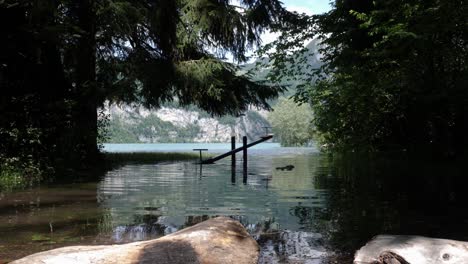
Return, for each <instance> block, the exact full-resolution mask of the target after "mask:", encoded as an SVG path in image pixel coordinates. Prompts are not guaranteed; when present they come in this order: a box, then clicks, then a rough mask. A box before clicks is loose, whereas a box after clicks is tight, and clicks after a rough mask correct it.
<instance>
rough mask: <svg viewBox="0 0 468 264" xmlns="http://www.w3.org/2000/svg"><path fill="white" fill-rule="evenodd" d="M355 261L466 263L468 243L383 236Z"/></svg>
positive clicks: (370, 242) (357, 253) (375, 239)
mask: <svg viewBox="0 0 468 264" xmlns="http://www.w3.org/2000/svg"><path fill="white" fill-rule="evenodd" d="M354 263H355V264H365V263H369V264H371V263H372V264H389V263H391V264H407V263H410V264H437V263H444V264H464V263H468V242H463V241H456V240H448V239H436V238H429V237H422V236H392V235H379V236H376V237H374V238H373V239H372V240H371V241H369V242H368V243H367V244H366V245H365V246H364V247H362V248H361V249H360V250H359V251H358V252H356V255H355V256H354Z"/></svg>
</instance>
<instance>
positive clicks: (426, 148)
mask: <svg viewBox="0 0 468 264" xmlns="http://www.w3.org/2000/svg"><path fill="white" fill-rule="evenodd" d="M467 12H468V6H467V5H466V4H465V3H464V2H463V1H439V0H430V1H419V0H414V1H401V0H392V1H351V0H337V1H335V4H334V8H333V9H332V10H331V11H330V12H328V13H326V14H323V15H316V16H312V17H307V16H295V17H291V18H290V19H289V20H288V22H287V23H283V24H281V25H278V30H282V31H283V36H282V37H281V38H280V39H279V40H278V41H277V42H276V43H275V44H274V45H276V47H277V51H278V52H277V53H276V54H275V57H274V58H275V63H276V71H275V75H276V76H275V78H279V77H281V76H284V75H288V74H293V75H295V76H303V75H301V73H302V72H303V71H304V70H305V67H303V66H299V68H298V69H292V70H291V69H286V68H285V65H286V63H288V62H290V61H291V60H297V59H298V58H300V56H301V55H303V54H304V52H300V51H303V49H302V48H301V45H302V43H304V41H308V40H310V39H312V38H319V39H320V40H321V41H322V43H323V46H322V50H321V52H322V55H323V62H324V65H323V66H322V67H321V69H320V70H319V71H316V72H315V73H314V75H313V77H315V78H317V79H318V80H319V81H318V83H317V84H316V85H312V84H313V81H312V79H311V78H303V85H302V86H300V87H299V89H298V92H297V93H296V96H295V99H296V100H298V101H301V102H306V103H311V104H312V107H313V110H314V114H315V117H314V125H315V126H316V129H317V130H318V131H319V132H321V136H322V138H323V139H324V141H325V142H326V143H329V145H330V146H334V147H335V148H337V149H348V150H350V149H351V150H356V149H367V150H408V151H423V152H427V153H433V154H437V155H449V156H451V155H464V154H466V149H467V147H468V141H467V140H466V136H465V135H466V134H467V133H468V126H467V121H466V120H468V119H467V116H468V108H467V102H468V90H467V89H466V87H467V86H468V78H467V76H468V66H467V65H468V63H467V58H468V49H467V48H466V47H467V39H468V27H467V16H466V13H467ZM268 48H271V47H266V49H267V50H268ZM294 50H298V51H299V52H297V53H296V54H298V55H297V56H291V54H292V51H294ZM278 76H279V77H278Z"/></svg>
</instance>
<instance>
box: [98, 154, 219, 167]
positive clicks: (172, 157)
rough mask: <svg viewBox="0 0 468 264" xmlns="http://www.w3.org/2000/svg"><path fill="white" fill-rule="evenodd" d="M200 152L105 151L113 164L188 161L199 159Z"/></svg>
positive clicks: (107, 159) (208, 155) (205, 155)
mask: <svg viewBox="0 0 468 264" xmlns="http://www.w3.org/2000/svg"><path fill="white" fill-rule="evenodd" d="M199 155H200V154H199V153H198V152H196V153H195V152H193V153H186V152H132V153H104V159H105V160H106V161H107V162H110V163H111V164H122V163H138V164H148V163H158V162H164V161H187V160H198V159H199ZM209 157H211V155H210V154H206V153H203V159H206V158H209Z"/></svg>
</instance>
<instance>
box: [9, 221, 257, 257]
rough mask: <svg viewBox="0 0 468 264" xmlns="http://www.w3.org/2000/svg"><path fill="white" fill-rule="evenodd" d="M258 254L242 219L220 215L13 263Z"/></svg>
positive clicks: (42, 253)
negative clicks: (169, 230)
mask: <svg viewBox="0 0 468 264" xmlns="http://www.w3.org/2000/svg"><path fill="white" fill-rule="evenodd" d="M258 256H259V247H258V244H257V242H255V240H254V239H252V237H250V235H249V234H248V233H247V231H246V230H245V229H244V227H243V226H242V225H241V224H240V223H239V222H237V221H235V220H232V219H230V218H226V217H217V218H213V219H210V220H207V221H205V222H202V223H200V224H197V225H194V226H192V227H189V228H185V229H183V230H181V231H179V232H176V233H173V234H170V235H167V236H165V237H162V238H159V239H155V240H148V241H141V242H134V243H130V244H124V245H111V246H74V247H64V248H57V249H54V250H49V251H45V252H40V253H37V254H33V255H30V256H27V257H25V258H22V259H19V260H16V261H13V262H12V263H11V264H39V263H40V264H75V263H76V264H94V263H96V264H97V263H99V264H114V263H115V264H117V263H119V264H130V263H158V264H159V263H160V264H166V263H167V264H173V263H175V264H177V263H184V264H185V263H200V264H211V263H213V264H215V263H226V264H229V263H236V264H256V263H257V260H258Z"/></svg>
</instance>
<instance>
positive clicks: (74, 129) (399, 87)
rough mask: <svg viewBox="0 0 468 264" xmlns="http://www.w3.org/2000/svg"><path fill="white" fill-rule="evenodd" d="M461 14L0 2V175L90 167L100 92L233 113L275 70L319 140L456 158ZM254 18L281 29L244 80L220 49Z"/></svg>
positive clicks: (272, 4)
mask: <svg viewBox="0 0 468 264" xmlns="http://www.w3.org/2000/svg"><path fill="white" fill-rule="evenodd" d="M467 13H468V4H467V2H466V1H442V0H424V1H422V0H411V1H401V0H391V1H370V0H364V1H351V0H336V1H335V2H334V3H333V7H332V10H331V11H329V12H327V13H324V14H320V15H312V16H308V15H305V14H298V13H294V12H288V11H286V10H285V9H284V7H282V5H281V2H280V1H277V0H241V1H239V5H235V4H234V3H232V2H231V1H227V0H226V1H214V0H177V1H174V0H151V1H143V0H138V1H126V0H84V1H63V0H61V1H57V0H54V1H51V0H44V1H26V0H4V1H0V29H1V32H2V33H1V34H2V41H1V42H0V86H1V90H2V96H1V98H0V112H1V116H0V165H1V171H2V175H4V174H5V173H6V171H16V172H17V173H20V174H21V175H24V176H27V177H31V180H39V178H40V175H48V174H53V172H54V171H58V170H61V169H89V168H92V167H93V166H95V165H96V164H97V163H98V161H99V150H98V145H97V142H98V141H99V140H100V139H99V133H98V130H99V127H102V126H104V125H105V124H103V123H102V122H101V121H99V120H105V118H99V117H100V116H102V115H103V114H104V113H102V112H101V111H98V109H100V107H102V105H103V103H104V102H107V101H109V102H117V103H139V104H141V105H144V106H146V107H150V108H158V107H160V106H161V105H162V104H164V103H167V102H176V103H177V104H179V105H182V106H187V105H195V106H197V107H199V108H200V109H202V110H204V111H206V112H207V113H209V114H210V115H215V116H222V115H226V114H231V115H234V116H236V115H238V114H240V113H242V112H244V111H245V110H246V109H248V108H249V107H250V106H254V107H259V108H264V109H267V110H268V109H270V108H271V106H270V104H269V102H271V101H270V100H272V99H275V98H277V97H278V96H279V95H280V94H281V93H282V92H285V91H286V88H287V87H285V85H284V80H287V81H288V82H290V83H291V82H293V83H294V85H295V86H296V89H297V91H296V92H295V94H294V95H293V97H294V99H295V101H296V102H298V103H302V104H303V105H305V106H308V107H311V109H312V112H313V116H311V122H312V124H311V125H310V127H311V128H312V129H313V130H314V131H313V133H309V134H308V135H314V136H315V137H316V138H317V139H320V140H321V143H323V145H324V146H328V147H329V149H330V150H333V151H357V150H364V151H371V152H375V151H404V152H415V153H426V154H429V155H433V156H438V157H454V156H457V157H461V156H465V155H466V149H467V147H468V139H467V137H466V135H467V134H468V90H467V87H468V63H467V59H468V43H467V41H468V18H467V16H466V14H467ZM265 30H271V31H272V32H275V31H276V32H278V33H280V34H281V36H280V37H279V38H278V39H277V40H276V41H275V42H273V43H270V44H267V45H265V46H263V47H262V48H261V49H260V51H259V56H260V57H263V58H268V60H267V61H268V62H267V64H268V68H269V69H270V70H269V71H268V72H266V73H265V76H264V77H265V78H266V79H268V80H252V78H251V77H252V76H251V75H250V73H249V72H244V74H239V72H241V71H240V68H239V66H237V64H232V63H228V62H226V60H224V58H225V57H226V56H232V57H233V59H234V61H235V62H236V63H245V62H246V61H247V60H248V58H247V56H246V54H247V52H248V51H251V50H254V49H255V48H256V47H258V46H259V45H260V42H261V34H262V33H263V32H265ZM312 40H315V41H319V42H320V50H319V51H315V52H309V51H310V49H308V48H307V46H306V45H305V43H310V41H312ZM317 52H320V57H321V63H320V64H317V63H316V60H314V59H313V56H317V54H316V53H317ZM262 61H265V60H262V59H260V60H259V61H258V62H259V63H257V64H258V65H257V67H260V68H261V67H262Z"/></svg>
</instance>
